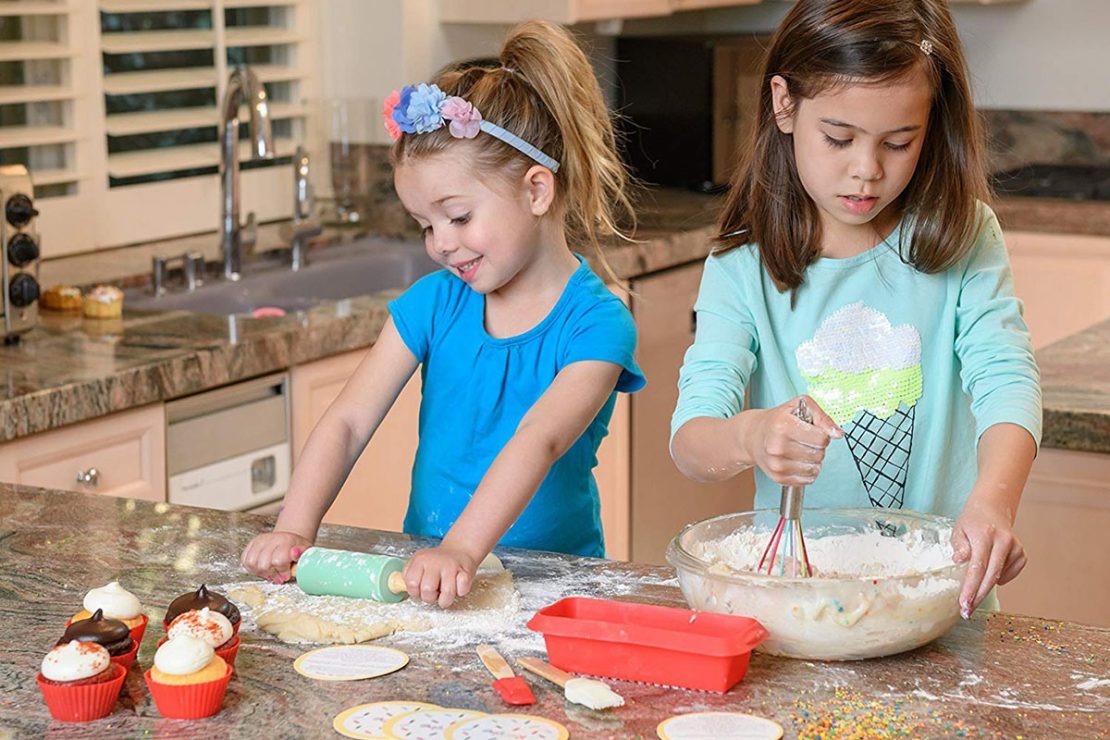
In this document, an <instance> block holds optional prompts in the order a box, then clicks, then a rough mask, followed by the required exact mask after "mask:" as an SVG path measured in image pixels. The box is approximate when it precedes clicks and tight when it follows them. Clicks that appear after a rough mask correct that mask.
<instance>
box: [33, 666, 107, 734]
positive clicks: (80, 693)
mask: <svg viewBox="0 0 1110 740" xmlns="http://www.w3.org/2000/svg"><path fill="white" fill-rule="evenodd" d="M107 670H110V671H115V676H113V677H112V678H110V679H108V680H107V681H100V682H97V683H87V684H81V685H79V686H66V685H64V684H63V685H59V684H55V683H51V682H49V681H48V680H47V679H46V678H45V677H44V676H43V675H42V673H39V674H38V676H37V678H36V681H37V682H38V685H39V690H40V691H42V698H43V699H45V700H46V708H47V709H49V710H50V716H51V717H53V718H54V719H56V720H59V721H60V722H91V721H92V720H94V719H100V718H101V717H107V716H108V715H109V714H111V713H112V709H113V708H114V707H115V706H116V700H117V699H118V698H119V692H120V688H122V687H123V679H124V677H126V676H127V671H126V670H124V669H123V667H122V666H120V665H118V664H115V663H110V664H109V665H108V668H107Z"/></svg>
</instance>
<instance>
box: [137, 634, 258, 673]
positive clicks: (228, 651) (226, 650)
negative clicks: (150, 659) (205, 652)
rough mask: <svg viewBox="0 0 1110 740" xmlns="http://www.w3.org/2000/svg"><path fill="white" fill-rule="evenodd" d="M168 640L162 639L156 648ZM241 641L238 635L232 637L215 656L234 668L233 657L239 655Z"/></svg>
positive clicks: (166, 638) (218, 649) (219, 648)
mask: <svg viewBox="0 0 1110 740" xmlns="http://www.w3.org/2000/svg"><path fill="white" fill-rule="evenodd" d="M168 639H170V638H168V637H163V638H162V639H161V640H159V641H158V647H162V644H163V643H164V642H165V641H166V640H168ZM242 641H243V640H242V638H240V637H239V635H232V636H231V639H230V640H228V641H227V642H226V643H224V644H223V646H221V647H218V648H216V655H218V656H220V657H221V658H223V659H224V662H225V663H227V664H228V665H229V666H231V667H232V668H235V656H236V655H238V654H239V643H241V642H242Z"/></svg>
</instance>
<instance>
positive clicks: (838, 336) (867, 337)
mask: <svg viewBox="0 0 1110 740" xmlns="http://www.w3.org/2000/svg"><path fill="white" fill-rule="evenodd" d="M795 358H796V359H797V361H798V368H799V369H800V370H801V373H802V377H804V378H805V380H806V383H807V384H808V385H809V393H810V395H811V396H813V398H814V400H816V401H817V403H818V404H819V405H820V406H821V408H822V409H824V410H825V413H827V414H828V415H829V416H831V417H832V418H833V420H834V421H836V423H837V424H839V425H840V426H841V427H842V428H843V429H844V431H845V432H847V439H848V448H849V449H850V450H851V452H852V459H853V460H855V463H856V468H857V469H858V470H859V474H860V478H861V479H862V480H863V486H864V488H865V489H866V490H867V496H868V498H869V499H871V503H872V505H874V506H882V507H887V508H893V509H900V508H902V504H903V503H904V499H905V492H906V473H907V471H908V470H909V464H910V448H911V445H912V442H913V417H914V408H915V407H916V404H917V400H918V399H919V398H921V388H922V377H921V337H920V335H919V334H918V333H917V329H915V328H914V327H912V326H910V325H908V324H903V325H901V326H893V325H891V323H890V320H889V319H887V317H886V316H884V315H883V314H882V313H880V312H879V311H876V310H875V309H873V308H870V307H869V306H866V305H864V303H863V302H859V303H853V304H851V305H848V306H844V307H843V308H841V309H839V310H837V311H836V312H835V313H833V314H832V315H831V316H829V317H828V318H826V319H825V320H824V321H823V322H822V323H821V326H820V328H818V329H817V332H816V333H815V334H814V336H813V339H810V340H809V341H807V342H803V343H802V344H801V345H799V346H798V349H797V352H796V353H795Z"/></svg>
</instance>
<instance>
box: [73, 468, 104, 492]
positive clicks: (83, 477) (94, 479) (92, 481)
mask: <svg viewBox="0 0 1110 740" xmlns="http://www.w3.org/2000/svg"><path fill="white" fill-rule="evenodd" d="M77 482H78V483H79V484H81V485H83V486H89V487H90V488H96V487H97V485H98V484H99V483H100V471H99V470H97V469H96V468H89V469H88V470H78V471H77Z"/></svg>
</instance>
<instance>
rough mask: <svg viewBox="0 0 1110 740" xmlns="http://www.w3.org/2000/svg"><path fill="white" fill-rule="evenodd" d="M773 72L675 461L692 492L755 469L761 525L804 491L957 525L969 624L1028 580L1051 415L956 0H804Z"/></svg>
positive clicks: (700, 331) (779, 42)
mask: <svg viewBox="0 0 1110 740" xmlns="http://www.w3.org/2000/svg"><path fill="white" fill-rule="evenodd" d="M763 71H764V74H763V77H762V79H763V80H764V81H765V84H764V86H763V89H762V91H761V93H760V98H759V101H758V108H757V114H756V115H757V118H756V120H757V123H756V131H755V134H754V139H753V141H752V142H751V146H750V148H749V149H748V150H747V151H746V155H747V156H746V159H745V160H744V161H743V162H741V164H740V167H739V168H738V170H737V173H736V175H735V179H734V180H733V183H732V189H731V192H730V194H729V197H728V201H727V203H726V205H725V209H724V212H723V214H722V217H721V221H720V232H719V237H718V240H719V244H718V246H717V248H716V249H715V250H714V253H713V254H712V255H711V256H710V258H709V259H708V260H707V261H706V265H705V272H704V275H703V278H702V285H701V289H700V292H699V295H698V301H697V305H696V310H697V335H696V339H695V342H694V344H693V346H692V347H691V348H690V349H689V350H688V352H687V353H686V358H685V363H684V365H683V367H682V371H681V373H680V377H679V401H678V406H677V408H676V409H675V413H674V418H673V420H672V439H671V451H672V455H673V457H674V459H675V462H676V463H677V465H678V467H679V468H680V469H681V470H682V471H683V472H684V473H685V474H686V475H688V476H690V477H691V478H694V479H697V480H721V479H725V478H728V477H731V476H733V475H735V474H736V473H738V472H739V471H741V470H744V469H746V468H749V467H752V466H755V467H756V468H757V470H756V500H757V505H759V506H761V507H769V506H773V505H775V503H776V502H777V500H778V495H779V486H782V485H791V484H793V485H807V486H809V488H808V489H807V492H806V503H807V505H812V506H868V505H873V506H882V507H891V508H902V507H906V508H910V509H916V510H920V511H929V512H934V513H939V514H944V515H948V516H951V517H954V518H957V523H956V526H955V529H954V534H953V545H954V550H955V558H956V560H957V561H965V560H970V564H969V568H968V575H967V578H966V580H965V582H964V587H963V590H962V592H961V595H960V607H961V613H962V614H963V616H964V617H965V618H966V617H967V616H969V615H970V613H971V612H972V611H974V609H975V608H977V607H978V606H979V604H980V603H981V602H982V601H983V599H984V598H985V597H986V596H987V595H988V593H989V592H990V591H991V589H992V588H993V587H994V585H995V584H996V583H1006V582H1007V581H1009V580H1010V579H1012V578H1014V577H1015V576H1016V575H1017V574H1018V573H1019V572H1020V571H1021V569H1022V567H1024V565H1025V554H1024V551H1023V549H1022V546H1021V543H1020V542H1019V541H1018V539H1017V538H1016V537H1015V536H1014V532H1013V523H1014V517H1015V516H1016V513H1017V507H1018V502H1019V500H1020V498H1021V492H1022V489H1023V487H1024V486H1025V481H1026V478H1027V476H1028V474H1029V468H1030V466H1031V464H1032V461H1033V458H1034V455H1035V454H1036V450H1037V444H1038V443H1039V439H1040V432H1041V403H1040V389H1039V384H1038V382H1039V375H1038V372H1037V367H1036V365H1035V363H1034V359H1033V353H1032V349H1031V346H1030V341H1029V335H1028V331H1027V329H1026V326H1025V323H1024V321H1023V320H1022V317H1021V306H1020V303H1019V302H1018V300H1017V299H1016V298H1015V297H1014V295H1013V289H1012V281H1011V275H1010V267H1009V261H1008V259H1007V255H1006V249H1005V246H1004V245H1003V243H1002V238H1001V230H1000V229H999V226H998V222H997V220H996V219H995V216H994V214H993V212H991V210H990V208H988V207H987V206H986V205H985V204H984V203H983V200H984V199H986V198H987V197H988V187H987V180H986V175H985V166H984V163H983V158H982V145H981V136H980V131H979V128H978V124H977V120H976V116H975V112H974V109H973V106H972V97H971V93H970V90H969V86H968V74H967V69H966V65H965V61H964V57H963V52H962V50H961V48H960V42H959V38H958V36H957V33H956V29H955V26H954V23H953V21H952V18H951V15H950V14H949V11H948V8H947V3H946V2H944V0H912V2H907V1H906V0H886V1H883V2H874V0H870V1H869V2H858V1H853V0H799V2H797V3H796V4H795V6H794V7H793V8H792V9H791V11H790V12H789V14H788V15H787V16H786V18H785V19H784V20H783V22H782V24H781V26H780V27H779V30H778V32H777V33H776V35H775V37H774V39H773V40H772V42H771V45H770V48H769V49H768V52H767V57H766V59H765V66H764V70H763ZM745 392H746V393H747V394H748V408H747V409H746V410H744V396H745ZM799 396H805V398H806V400H807V402H808V404H809V406H810V408H811V409H812V410H813V411H814V424H813V425H812V426H811V425H809V424H806V423H804V422H802V421H801V420H800V419H798V418H796V417H795V416H794V415H792V413H791V411H792V410H793V409H795V407H796V406H797V403H798V397H799ZM819 472H820V473H821V475H820V477H818V473H819Z"/></svg>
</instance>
